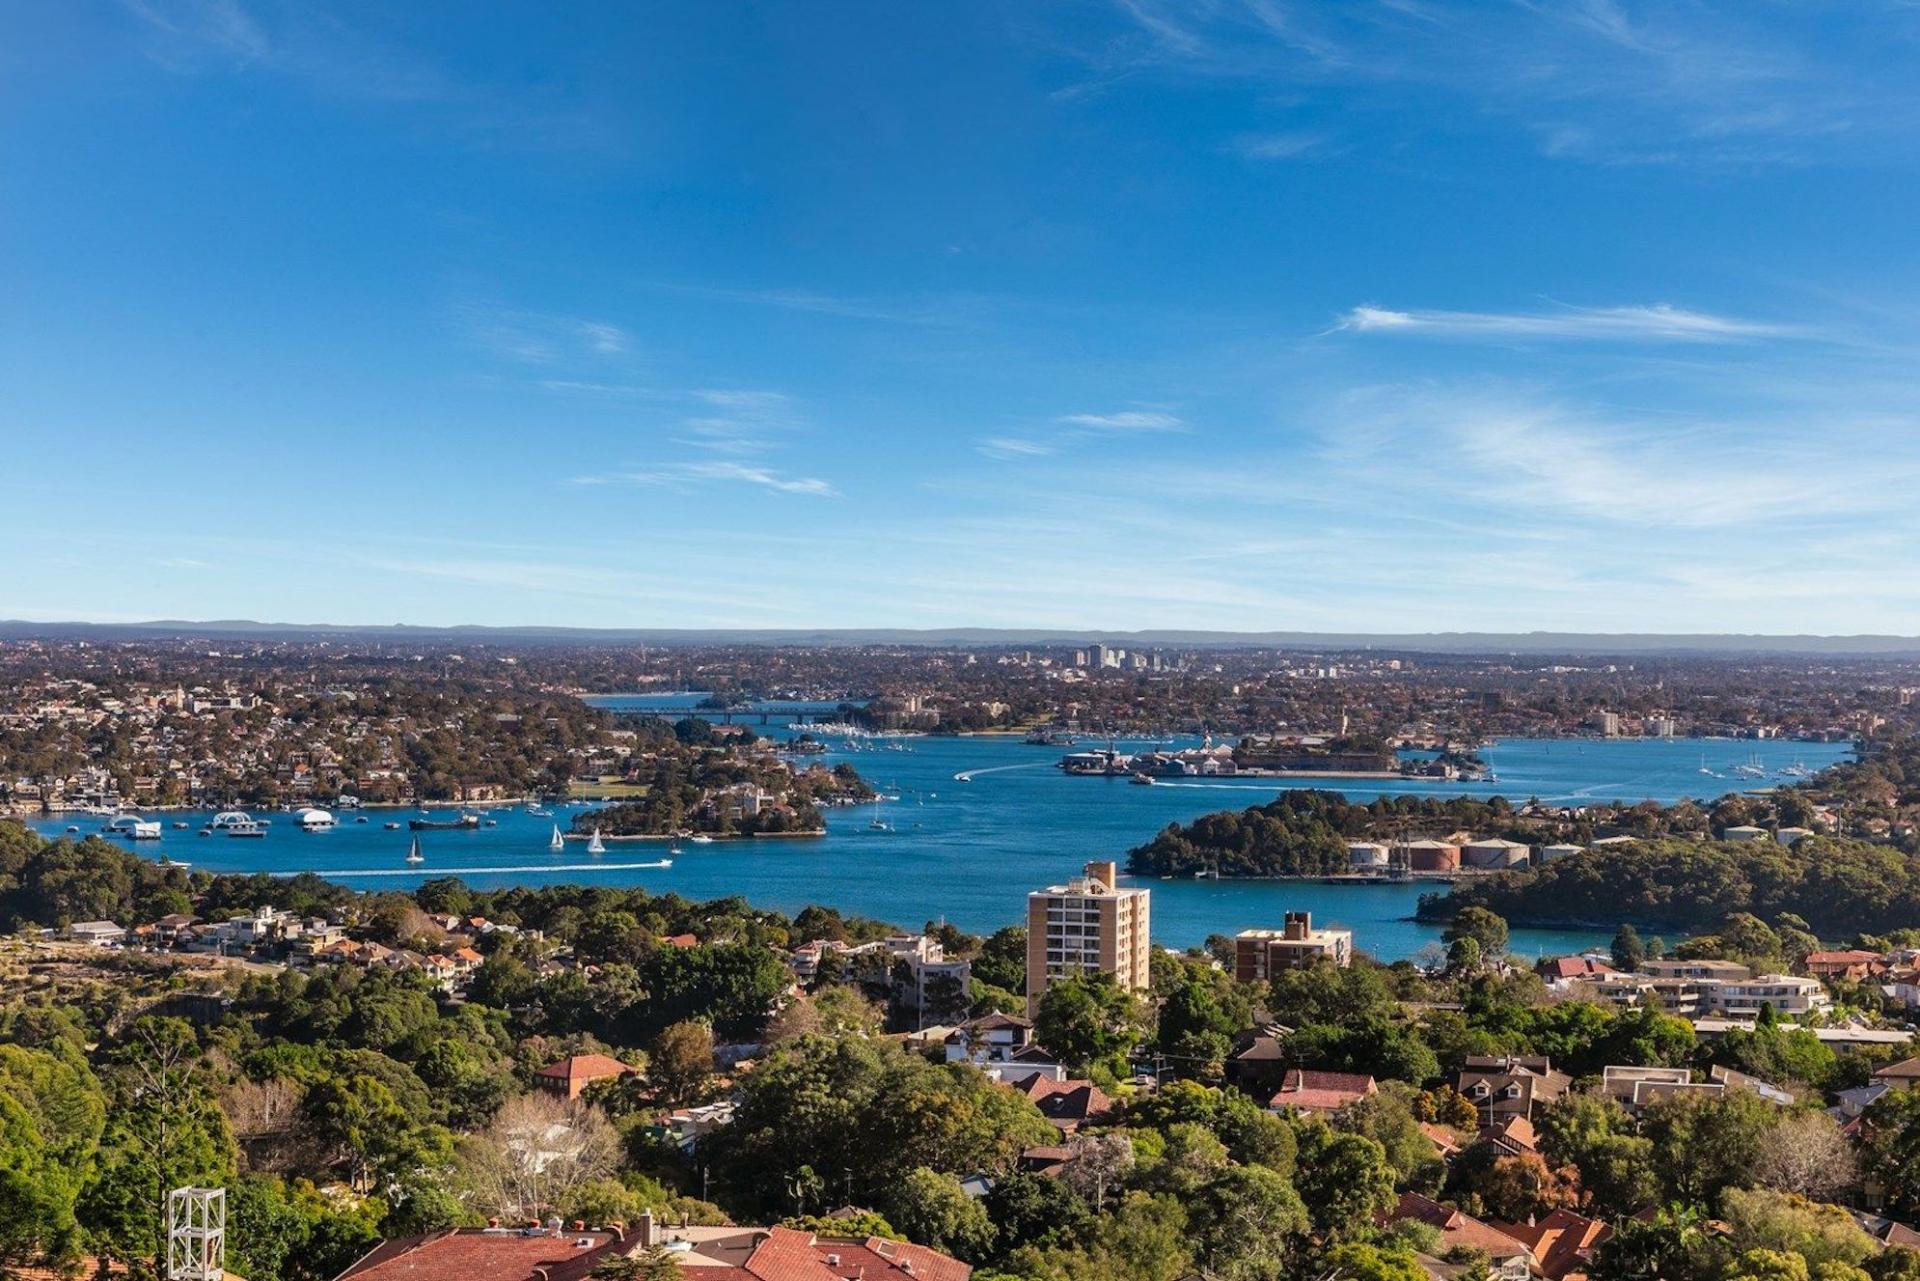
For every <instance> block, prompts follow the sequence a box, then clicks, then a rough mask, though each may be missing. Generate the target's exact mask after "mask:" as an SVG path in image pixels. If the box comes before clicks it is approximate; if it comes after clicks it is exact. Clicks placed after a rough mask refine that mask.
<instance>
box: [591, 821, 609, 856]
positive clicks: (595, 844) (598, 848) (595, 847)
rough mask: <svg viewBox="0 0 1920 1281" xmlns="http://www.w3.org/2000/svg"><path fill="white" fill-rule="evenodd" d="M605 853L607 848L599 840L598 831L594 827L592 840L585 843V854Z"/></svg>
mask: <svg viewBox="0 0 1920 1281" xmlns="http://www.w3.org/2000/svg"><path fill="white" fill-rule="evenodd" d="M606 852H607V847H606V846H605V845H604V844H602V843H601V840H600V829H599V828H597V827H596V828H594V829H593V839H592V840H590V841H588V842H587V853H589V854H605V853H606Z"/></svg>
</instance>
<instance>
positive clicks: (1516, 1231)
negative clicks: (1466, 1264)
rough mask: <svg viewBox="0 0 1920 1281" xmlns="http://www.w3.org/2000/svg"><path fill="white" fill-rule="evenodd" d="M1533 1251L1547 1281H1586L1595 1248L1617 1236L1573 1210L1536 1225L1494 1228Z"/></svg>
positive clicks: (1547, 1218)
mask: <svg viewBox="0 0 1920 1281" xmlns="http://www.w3.org/2000/svg"><path fill="white" fill-rule="evenodd" d="M1494 1227H1495V1228H1497V1229H1498V1230H1499V1231H1501V1232H1504V1233H1506V1234H1507V1235H1508V1236H1510V1237H1512V1238H1513V1239H1514V1240H1516V1241H1518V1242H1520V1243H1521V1244H1522V1245H1524V1246H1526V1247H1527V1249H1529V1250H1530V1251H1532V1252H1533V1257H1534V1258H1535V1260H1537V1261H1538V1262H1537V1266H1536V1268H1535V1270H1536V1271H1537V1272H1538V1273H1539V1274H1540V1275H1541V1276H1543V1277H1545V1278H1547V1281H1582V1279H1583V1278H1584V1277H1585V1276H1586V1275H1587V1264H1588V1262H1589V1261H1590V1260H1591V1259H1592V1258H1593V1248H1594V1247H1595V1246H1597V1245H1599V1244H1600V1243H1601V1242H1602V1241H1604V1240H1606V1239H1607V1238H1608V1237H1610V1236H1612V1235H1613V1229H1612V1228H1610V1227H1608V1226H1607V1225H1606V1224H1604V1223H1602V1222H1601V1221H1600V1220H1598V1219H1589V1218H1588V1217H1587V1216H1586V1215H1584V1214H1575V1213H1574V1212H1573V1211H1572V1210H1555V1211H1553V1212H1552V1213H1551V1214H1549V1215H1547V1216H1546V1217H1545V1218H1543V1219H1540V1220H1539V1221H1538V1222H1535V1223H1498V1224H1495V1225H1494Z"/></svg>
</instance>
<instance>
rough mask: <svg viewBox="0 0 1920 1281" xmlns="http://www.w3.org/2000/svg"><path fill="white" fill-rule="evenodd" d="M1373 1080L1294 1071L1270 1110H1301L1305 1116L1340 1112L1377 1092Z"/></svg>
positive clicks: (1351, 1074) (1354, 1075)
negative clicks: (1307, 1114)
mask: <svg viewBox="0 0 1920 1281" xmlns="http://www.w3.org/2000/svg"><path fill="white" fill-rule="evenodd" d="M1375 1088H1376V1087H1375V1086H1374V1083H1373V1078H1372V1077H1370V1076H1362V1075H1360V1074H1359V1073H1356V1072H1312V1071H1305V1070H1302V1069H1300V1068H1291V1069H1289V1070H1288V1072H1287V1074H1286V1076H1285V1077H1283V1078H1282V1079H1281V1082H1280V1090H1279V1092H1278V1093H1277V1094H1275V1095H1274V1096H1273V1098H1271V1099H1270V1100H1268V1102H1267V1106H1268V1107H1270V1108H1298V1109H1300V1110H1301V1111H1303V1112H1338V1111H1339V1110H1340V1109H1341V1108H1343V1107H1345V1106H1347V1104H1349V1103H1352V1102H1354V1101H1355V1100H1358V1099H1364V1098H1365V1097H1367V1095H1369V1094H1372V1093H1373V1092H1374V1090H1375Z"/></svg>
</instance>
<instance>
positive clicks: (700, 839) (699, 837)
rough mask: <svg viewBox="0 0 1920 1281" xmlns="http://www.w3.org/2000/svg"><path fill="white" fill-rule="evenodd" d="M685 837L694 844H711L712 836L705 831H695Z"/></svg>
mask: <svg viewBox="0 0 1920 1281" xmlns="http://www.w3.org/2000/svg"><path fill="white" fill-rule="evenodd" d="M687 839H688V840H690V841H692V842H693V843H694V844H695V845H711V844H713V838H712V837H711V836H708V835H707V834H706V833H705V832H695V833H694V834H693V835H692V836H689V837H688V838H687Z"/></svg>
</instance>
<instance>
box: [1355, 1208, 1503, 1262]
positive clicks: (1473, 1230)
mask: <svg viewBox="0 0 1920 1281" xmlns="http://www.w3.org/2000/svg"><path fill="white" fill-rule="evenodd" d="M1402 1219H1413V1220H1416V1221H1418V1222H1420V1223H1425V1224H1428V1225H1429V1226H1432V1227H1435V1228H1438V1229H1439V1230H1440V1240H1441V1242H1442V1244H1443V1245H1445V1247H1446V1248H1447V1249H1448V1250H1451V1249H1453V1248H1454V1247H1456V1246H1471V1247H1472V1248H1474V1249H1476V1250H1485V1251H1486V1252H1487V1254H1488V1255H1489V1256H1490V1257H1492V1258H1495V1259H1511V1258H1512V1257H1513V1256H1514V1255H1516V1254H1528V1253H1530V1251H1529V1250H1528V1248H1527V1245H1526V1243H1525V1242H1523V1241H1518V1240H1515V1239H1514V1238H1513V1237H1512V1236H1511V1235H1509V1234H1508V1233H1506V1232H1503V1231H1502V1230H1501V1229H1499V1228H1497V1227H1495V1226H1494V1225H1493V1224H1491V1223H1487V1222H1484V1221H1483V1220H1480V1219H1476V1218H1474V1217H1473V1216H1472V1215H1470V1214H1462V1213H1461V1212H1460V1211H1458V1210H1456V1209H1454V1208H1453V1207H1452V1206H1450V1205H1441V1204H1440V1203H1439V1202H1438V1201H1434V1200H1431V1199H1429V1198H1427V1197H1423V1196H1421V1195H1420V1194H1419V1193H1418V1192H1402V1193H1401V1194H1400V1203H1399V1204H1398V1205H1396V1206H1394V1207H1393V1213H1392V1214H1389V1215H1388V1216H1387V1217H1386V1222H1388V1223H1398V1222H1400V1221H1401V1220H1402Z"/></svg>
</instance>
